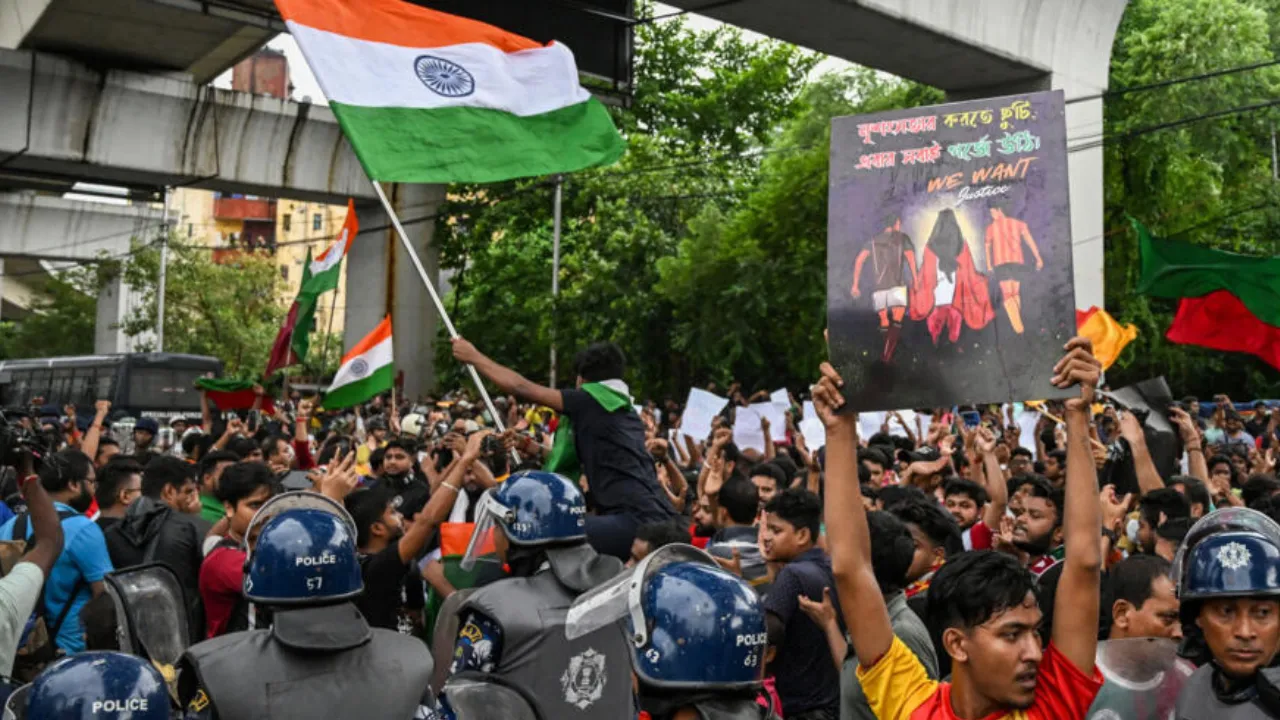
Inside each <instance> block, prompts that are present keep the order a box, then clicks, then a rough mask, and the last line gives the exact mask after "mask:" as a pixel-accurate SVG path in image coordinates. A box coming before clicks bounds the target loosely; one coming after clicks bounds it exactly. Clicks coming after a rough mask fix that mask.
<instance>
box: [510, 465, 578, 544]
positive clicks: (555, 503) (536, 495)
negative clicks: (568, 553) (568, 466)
mask: <svg viewBox="0 0 1280 720" xmlns="http://www.w3.org/2000/svg"><path fill="white" fill-rule="evenodd" d="M489 497H490V498H491V499H492V502H493V503H496V504H497V505H500V506H501V508H493V510H491V511H490V512H492V513H493V514H494V516H495V520H496V522H497V524H498V525H500V526H502V529H503V531H504V532H505V533H506V535H507V539H508V540H510V541H511V544H512V545H518V546H537V545H545V544H548V543H558V542H566V541H570V540H582V539H584V538H586V536H587V531H586V514H587V506H586V503H585V502H583V499H582V492H581V491H579V490H578V486H577V485H575V484H574V483H573V481H571V480H570V479H569V478H567V477H564V476H563V475H557V474H556V473H551V472H543V471H541V470H528V471H524V472H518V473H516V474H514V475H512V476H511V477H509V478H507V480H506V482H504V483H502V484H501V485H499V486H498V487H496V488H494V489H493V490H492V491H491V492H490V495H489ZM490 507H493V506H492V505H491V506H490ZM494 511H497V512H494ZM503 511H505V512H503Z"/></svg>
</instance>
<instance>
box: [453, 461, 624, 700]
mask: <svg viewBox="0 0 1280 720" xmlns="http://www.w3.org/2000/svg"><path fill="white" fill-rule="evenodd" d="M585 515H586V506H585V505H584V503H583V499H582V493H581V492H580V491H579V490H578V487H577V486H576V485H574V484H573V482H571V481H570V480H568V479H567V478H564V477H562V476H560V475H556V474H554V473H548V472H541V471H533V472H521V473H516V474H515V475H512V476H511V477H510V478H508V479H507V480H506V482H504V483H502V484H501V485H499V486H498V487H496V488H493V489H492V490H489V491H487V492H486V493H485V494H484V495H483V496H481V499H480V502H479V504H478V505H477V508H476V528H475V531H474V532H473V533H472V537H471V544H470V546H469V547H468V548H467V555H466V557H465V558H464V559H463V562H462V567H463V568H464V569H470V568H471V567H473V566H474V563H475V560H476V558H477V556H478V555H479V554H480V553H481V551H482V550H483V543H484V540H485V539H486V538H487V536H488V534H489V530H490V529H491V528H497V530H496V531H495V532H494V533H493V543H494V549H495V551H496V552H497V554H498V556H499V557H500V558H501V559H502V560H503V562H505V563H506V564H507V565H508V566H510V568H511V574H512V575H513V577H510V578H505V579H503V580H498V581H497V582H494V583H491V584H489V585H485V586H484V587H481V588H479V589H477V590H475V591H474V593H473V594H471V595H470V596H469V597H468V598H467V599H466V600H465V601H464V602H463V603H462V605H461V607H459V609H458V615H457V616H458V619H459V625H458V628H459V630H458V636H457V640H456V641H455V647H454V661H453V665H452V667H451V668H450V673H451V675H453V676H454V677H453V678H451V679H450V681H449V682H448V683H446V684H445V686H444V688H443V689H442V691H441V694H442V695H443V696H444V701H443V703H442V707H443V709H444V712H445V716H446V717H459V718H470V717H481V718H488V717H494V716H493V715H491V714H489V713H488V712H484V713H483V714H480V715H476V714H474V713H468V710H467V709H464V708H461V707H453V706H451V705H450V702H449V700H450V698H449V695H450V692H451V690H450V687H451V684H452V685H453V686H454V687H457V684H458V683H461V682H471V683H474V682H477V681H479V682H491V683H493V684H497V685H503V686H506V687H510V688H511V689H513V690H514V691H515V692H517V693H519V694H521V695H523V696H524V697H525V698H526V699H527V700H528V702H529V703H530V704H531V705H532V706H533V710H534V711H535V712H536V713H537V715H536V716H537V717H540V718H543V719H544V720H551V719H553V718H577V719H578V720H595V719H600V720H606V719H607V720H614V719H615V718H628V719H630V718H632V717H634V716H635V711H634V710H633V707H634V703H633V698H632V694H631V685H630V683H628V682H627V680H626V674H625V671H624V670H623V669H624V668H625V667H626V666H627V663H628V661H629V659H628V650H627V646H626V639H625V637H624V634H623V630H622V626H621V624H620V623H613V624H611V625H608V626H605V627H602V628H599V629H597V630H596V631H595V632H592V633H589V634H587V635H586V636H585V637H581V638H578V639H576V640H573V641H571V640H569V639H568V638H566V637H565V632H564V618H565V613H566V612H567V611H568V609H569V606H570V605H571V604H572V603H573V601H574V599H575V598H576V597H577V596H578V595H579V594H581V593H582V592H584V591H586V590H588V589H591V588H594V587H598V586H600V585H602V584H603V583H605V582H607V581H609V580H611V579H612V578H614V577H616V576H617V575H618V573H619V572H621V571H622V562H621V561H619V560H618V559H617V558H613V557H608V556H602V555H598V554H596V551H595V550H593V549H592V548H591V546H590V545H588V544H587V541H586V531H585V523H584V517H585ZM460 695H461V693H460V692H455V700H456V699H457V697H458V696H460ZM481 695H483V694H481Z"/></svg>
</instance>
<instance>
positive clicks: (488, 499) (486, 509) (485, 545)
mask: <svg viewBox="0 0 1280 720" xmlns="http://www.w3.org/2000/svg"><path fill="white" fill-rule="evenodd" d="M510 512H511V511H510V510H509V509H507V508H506V507H505V506H504V505H503V504H502V503H500V502H498V501H497V500H494V499H493V490H487V491H485V493H484V494H483V495H481V496H480V502H479V503H477V504H476V515H475V518H476V526H475V529H474V530H472V531H471V541H470V542H468V543H467V553H466V555H464V556H463V557H462V562H461V563H459V565H458V567H460V568H462V569H463V570H464V571H465V572H471V570H472V569H473V568H475V566H476V561H477V560H479V559H480V556H482V555H486V554H488V549H489V547H490V546H491V544H492V543H491V542H490V537H491V535H492V534H493V531H494V528H496V527H497V526H498V521H499V519H505V518H506V517H507V515H508V514H509V513H510Z"/></svg>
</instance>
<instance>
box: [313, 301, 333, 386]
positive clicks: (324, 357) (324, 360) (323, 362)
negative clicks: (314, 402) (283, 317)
mask: <svg viewBox="0 0 1280 720" xmlns="http://www.w3.org/2000/svg"><path fill="white" fill-rule="evenodd" d="M337 309H338V289H337V288H334V289H333V299H331V300H330V301H329V323H328V325H327V326H326V327H325V330H324V346H323V347H321V349H320V377H317V378H316V383H317V384H319V383H321V382H323V381H324V372H325V370H326V369H327V366H328V363H329V336H330V335H332V334H333V313H334V311H335V310H337Z"/></svg>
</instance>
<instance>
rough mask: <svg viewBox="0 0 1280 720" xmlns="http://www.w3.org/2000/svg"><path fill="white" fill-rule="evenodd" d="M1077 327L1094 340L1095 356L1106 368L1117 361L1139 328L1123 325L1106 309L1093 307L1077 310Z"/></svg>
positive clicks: (1081, 332)
mask: <svg viewBox="0 0 1280 720" xmlns="http://www.w3.org/2000/svg"><path fill="white" fill-rule="evenodd" d="M1076 327H1077V329H1078V331H1079V333H1080V334H1081V335H1083V336H1084V337H1087V338H1089V339H1090V340H1091V341H1093V356H1094V357H1096V358H1097V359H1098V361H1099V362H1101V363H1102V369H1103V370H1106V369H1107V368H1109V367H1111V366H1112V365H1114V364H1115V363H1116V359H1118V358H1119V357H1120V352H1121V351H1122V350H1124V348H1125V346H1126V345H1128V344H1129V343H1131V342H1133V340H1134V338H1136V337H1138V328H1136V327H1134V326H1133V325H1121V324H1120V323H1118V322H1116V319H1115V318H1113V317H1111V314H1110V313H1108V312H1107V311H1106V310H1101V309H1099V308H1097V307H1091V308H1089V309H1088V310H1086V311H1083V312H1081V311H1080V310H1077V311H1076Z"/></svg>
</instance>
